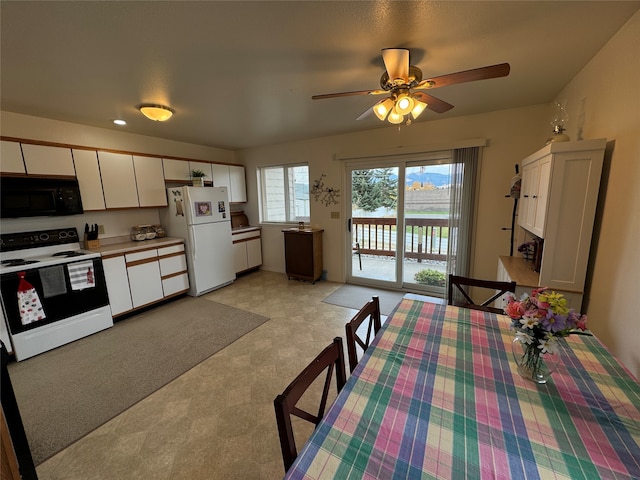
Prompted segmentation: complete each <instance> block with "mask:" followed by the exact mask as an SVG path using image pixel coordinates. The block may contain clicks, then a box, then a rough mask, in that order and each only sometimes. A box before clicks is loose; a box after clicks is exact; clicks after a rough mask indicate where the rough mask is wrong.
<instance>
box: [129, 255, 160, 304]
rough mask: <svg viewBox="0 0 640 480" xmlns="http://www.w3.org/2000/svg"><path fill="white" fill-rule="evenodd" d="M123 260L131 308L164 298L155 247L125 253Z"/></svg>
mask: <svg viewBox="0 0 640 480" xmlns="http://www.w3.org/2000/svg"><path fill="white" fill-rule="evenodd" d="M125 260H126V262H127V274H128V276H129V289H130V290H131V300H132V302H133V308H138V307H143V306H145V305H149V304H152V303H155V302H157V301H159V300H161V299H162V298H164V293H163V291H162V279H161V276H160V264H159V262H158V251H157V250H156V249H155V248H154V249H150V250H143V251H140V252H133V253H127V254H126V255H125Z"/></svg>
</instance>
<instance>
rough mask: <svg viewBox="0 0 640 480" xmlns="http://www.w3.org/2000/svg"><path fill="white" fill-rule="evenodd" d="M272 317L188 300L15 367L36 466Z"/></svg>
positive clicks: (18, 395) (11, 367) (12, 373)
mask: <svg viewBox="0 0 640 480" xmlns="http://www.w3.org/2000/svg"><path fill="white" fill-rule="evenodd" d="M267 320H268V318H266V317H263V316H261V315H256V314H253V313H250V312H246V311H243V310H239V309H237V308H233V307H229V306H226V305H223V304H221V303H217V302H213V301H211V300H206V299H204V298H200V297H199V298H193V297H184V298H179V299H177V300H174V301H172V302H170V303H167V304H164V305H161V306H159V307H156V308H153V309H151V310H148V311H146V312H144V313H141V314H138V315H136V316H134V317H130V318H128V319H125V320H122V321H120V322H118V323H116V324H115V325H114V326H113V327H112V328H110V329H108V330H104V331H102V332H99V333H96V334H94V335H91V336H90V337H85V338H83V339H81V340H78V341H76V342H73V343H70V344H68V345H64V346H62V347H60V348H57V349H55V350H51V351H49V352H45V353H43V354H41V355H38V356H36V357H32V358H29V359H27V360H24V361H22V362H17V363H12V364H10V365H9V374H10V376H11V382H12V383H13V388H14V390H15V394H16V399H17V401H18V406H19V408H20V413H21V415H22V420H23V423H24V427H25V431H26V434H27V439H28V440H29V446H30V448H31V453H32V455H33V459H34V462H35V464H36V465H39V464H40V463H42V462H43V461H45V460H46V459H47V458H49V457H51V456H52V455H54V454H56V453H57V452H59V451H60V450H62V449H64V448H65V447H67V446H68V445H70V444H71V443H73V442H74V441H76V440H78V439H79V438H81V437H83V436H84V435H86V434H87V433H89V432H91V431H92V430H94V429H96V428H97V427H99V426H100V425H102V424H103V423H105V422H107V421H109V420H110V419H112V418H113V417H115V416H116V415H118V414H119V413H121V412H122V411H124V410H126V409H127V408H129V407H131V406H132V405H134V404H135V403H137V402H139V401H140V400H142V399H143V398H145V397H146V396H148V395H149V394H151V393H153V392H154V391H156V390H158V389H159V388H161V387H162V386H164V385H166V384H167V383H169V382H170V381H172V380H174V379H175V378H177V377H178V376H180V375H182V374H183V373H184V372H186V371H187V370H189V369H191V368H192V367H194V366H196V365H197V364H199V363H200V362H202V361H203V360H206V359H207V358H208V357H210V356H211V355H213V354H214V353H216V352H217V351H219V350H221V349H222V348H224V347H225V346H227V345H229V344H231V343H233V342H234V341H235V340H237V339H239V338H240V337H242V336H243V335H245V334H247V333H248V332H250V331H251V330H253V329H254V328H256V327H258V326H260V325H262V324H263V323H264V322H266V321H267Z"/></svg>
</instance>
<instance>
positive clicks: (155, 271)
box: [102, 243, 189, 317]
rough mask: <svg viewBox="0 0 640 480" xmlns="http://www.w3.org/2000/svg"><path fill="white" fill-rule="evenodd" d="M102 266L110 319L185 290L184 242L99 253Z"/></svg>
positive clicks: (187, 282) (187, 288)
mask: <svg viewBox="0 0 640 480" xmlns="http://www.w3.org/2000/svg"><path fill="white" fill-rule="evenodd" d="M102 264H103V266H104V273H105V278H106V283H107V291H108V293H109V302H110V304H111V314H112V315H113V316H114V317H116V316H119V315H123V314H125V313H129V312H131V311H134V310H136V309H138V308H143V307H146V306H148V305H152V304H154V303H157V302H160V301H162V300H164V299H166V298H170V297H173V296H176V295H180V294H183V293H186V292H187V290H189V277H188V274H187V260H186V257H185V250H184V243H177V244H173V245H167V246H158V248H143V249H139V248H137V249H131V250H130V251H119V252H118V253H112V254H111V253H103V254H102Z"/></svg>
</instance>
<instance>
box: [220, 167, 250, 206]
mask: <svg viewBox="0 0 640 480" xmlns="http://www.w3.org/2000/svg"><path fill="white" fill-rule="evenodd" d="M212 174H213V186H214V187H227V188H228V191H229V202H231V203H241V202H246V201H247V184H246V180H245V176H244V167H243V166H240V165H219V164H216V163H214V164H212Z"/></svg>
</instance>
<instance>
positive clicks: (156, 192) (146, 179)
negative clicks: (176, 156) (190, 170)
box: [133, 155, 167, 207]
mask: <svg viewBox="0 0 640 480" xmlns="http://www.w3.org/2000/svg"><path fill="white" fill-rule="evenodd" d="M133 167H134V169H135V174H136V187H137V190H138V204H139V206H141V207H166V206H167V190H166V188H165V186H164V173H163V170H162V159H161V158H155V157H142V156H138V155H134V156H133Z"/></svg>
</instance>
